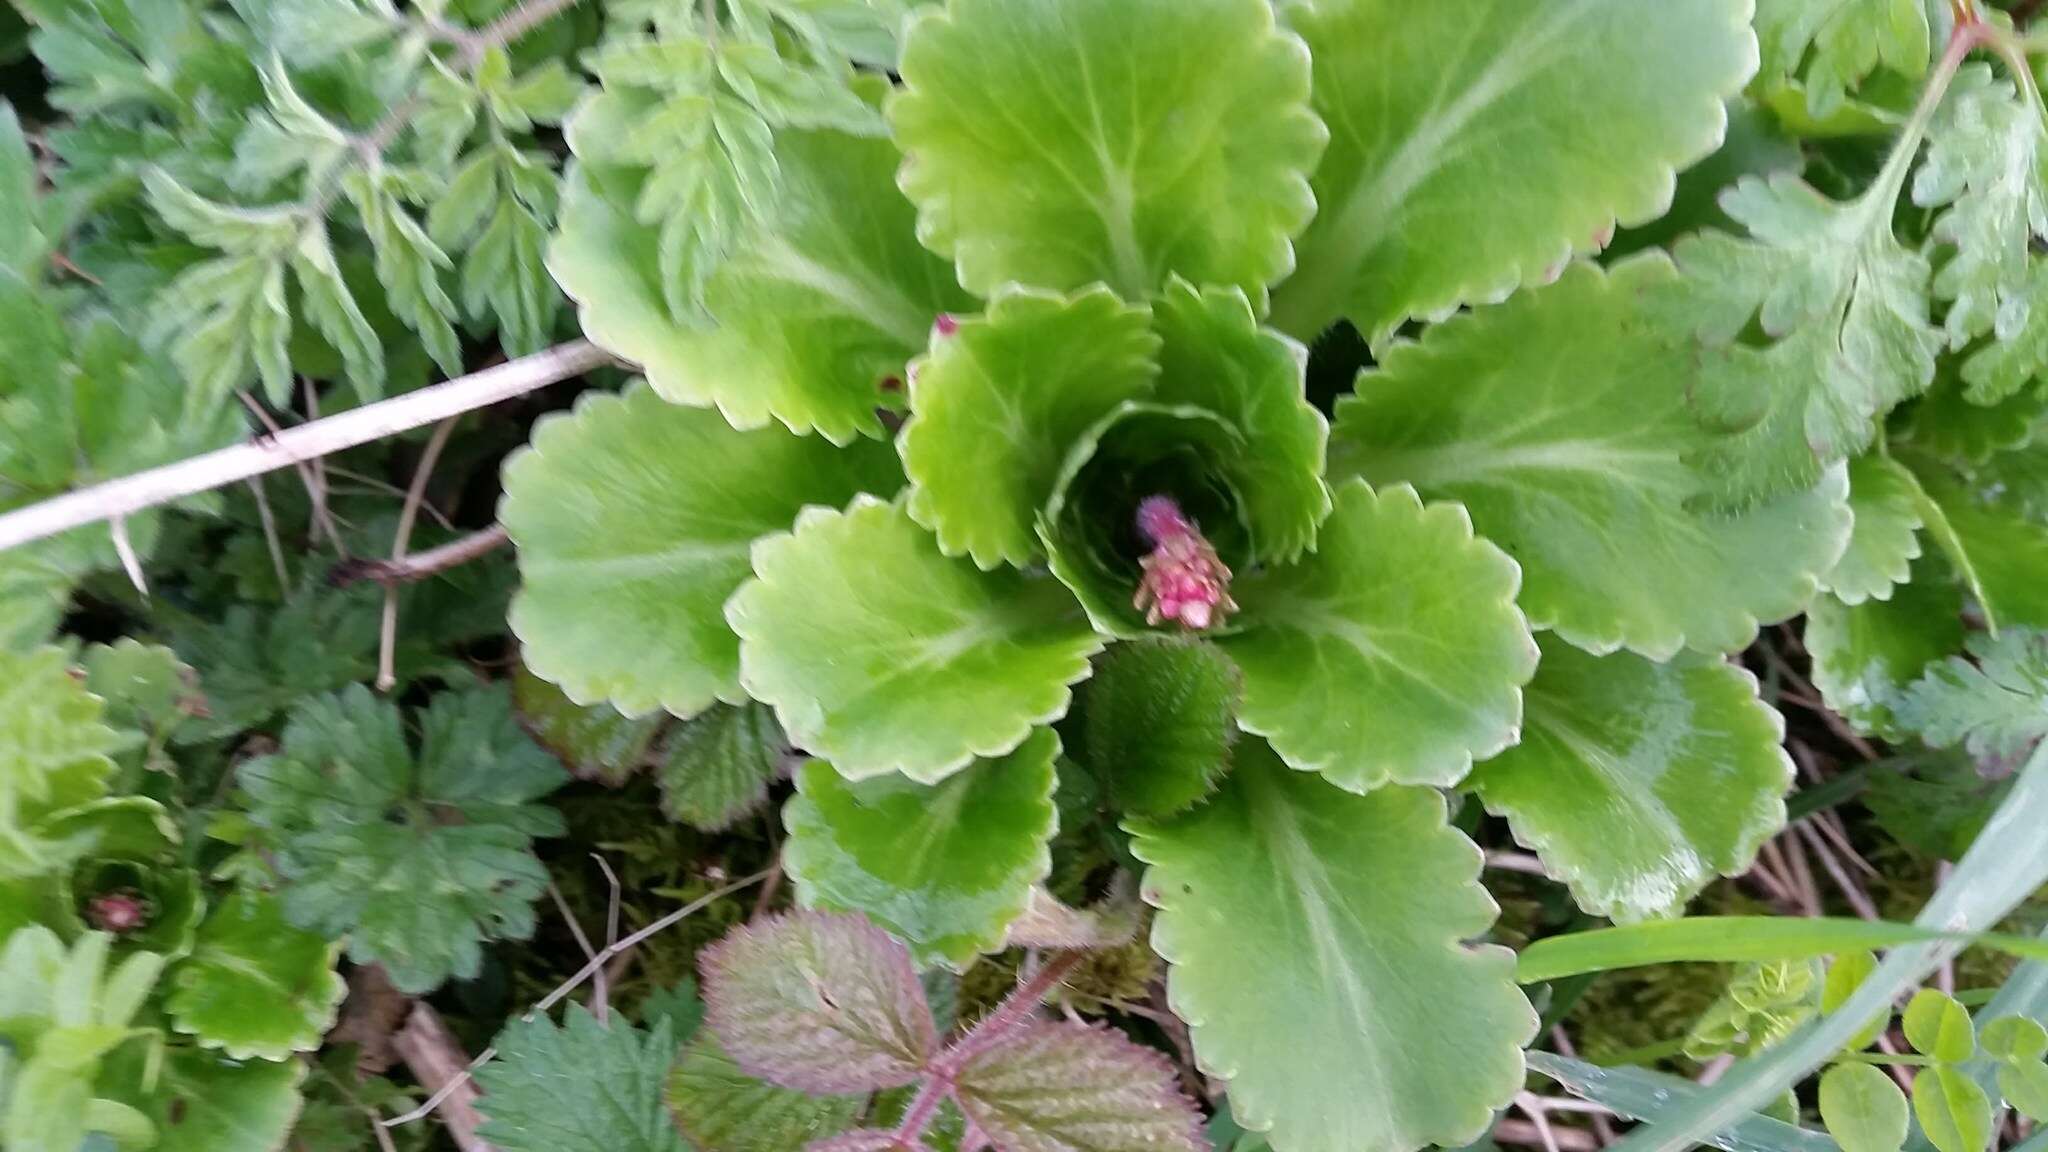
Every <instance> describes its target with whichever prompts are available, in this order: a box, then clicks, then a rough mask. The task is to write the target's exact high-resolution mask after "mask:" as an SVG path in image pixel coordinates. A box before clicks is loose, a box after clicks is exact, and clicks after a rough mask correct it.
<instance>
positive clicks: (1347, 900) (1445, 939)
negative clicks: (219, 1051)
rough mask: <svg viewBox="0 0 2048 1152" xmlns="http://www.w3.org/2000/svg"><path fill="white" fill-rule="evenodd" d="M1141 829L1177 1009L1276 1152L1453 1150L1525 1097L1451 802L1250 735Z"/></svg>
mask: <svg viewBox="0 0 2048 1152" xmlns="http://www.w3.org/2000/svg"><path fill="white" fill-rule="evenodd" d="M1340 514H1341V513H1340ZM1130 827H1131V831H1132V833H1133V835H1134V836H1135V839H1134V840H1133V842H1132V851H1133V852H1135V853H1136V854H1137V856H1138V858H1139V859H1141V860H1143V861H1145V862H1146V863H1147V864H1148V865H1150V867H1149V868H1148V869H1147V871H1146V874H1145V894H1146V899H1147V900H1148V901H1149V902H1151V903H1152V904H1153V905H1154V906H1156V907H1157V908H1158V909H1159V918H1158V920H1157V921H1156V922H1155V923H1154V925H1153V929H1152V946H1153V948H1154V949H1155V950H1156V951H1157V952H1158V953H1159V954H1160V955H1161V956H1162V957H1164V958H1165V959H1166V961H1167V962H1168V963H1169V964H1170V965H1172V969H1171V973H1170V975H1169V977H1168V981H1167V991H1168V998H1169V1001H1170V1003H1171V1004H1172V1006H1173V1009H1174V1011H1175V1013H1176V1014H1178V1015H1179V1016H1180V1017H1181V1019H1183V1020H1185V1021H1187V1023H1188V1025H1189V1027H1190V1029H1191V1030H1192V1033H1193V1036H1194V1045H1195V1055H1196V1058H1197V1060H1198V1061H1199V1062H1200V1064H1201V1066H1202V1068H1203V1069H1204V1070H1205V1071H1207V1072H1208V1073H1209V1074H1211V1075H1213V1076H1216V1077H1218V1078H1220V1079H1222V1080H1224V1081H1226V1082H1227V1083H1228V1086H1229V1089H1230V1101H1231V1108H1232V1111H1233V1113H1234V1115H1235V1116H1236V1118H1237V1120H1238V1122H1239V1123H1240V1124H1242V1125H1243V1126H1244V1127H1245V1128H1247V1129H1249V1130H1251V1131H1257V1132H1270V1133H1271V1138H1272V1142H1273V1147H1275V1148H1276V1149H1279V1150H1281V1152H1310V1150H1316V1149H1337V1148H1341V1149H1352V1150H1355V1152H1397V1150H1405V1149H1413V1148H1418V1147H1421V1146H1423V1145H1425V1144H1440V1145H1443V1146H1446V1147H1456V1146H1458V1145H1461V1144H1464V1143H1466V1142H1467V1141H1469V1140H1472V1139H1474V1138H1476V1137H1477V1136H1479V1135H1480V1134H1481V1133H1482V1132H1484V1131H1485V1130H1486V1127H1487V1125H1488V1124H1490V1123H1491V1122H1492V1118H1493V1115H1492V1114H1493V1110H1494V1109H1495V1108H1498V1107H1501V1106H1502V1105H1504V1104H1506V1103H1507V1102H1508V1100H1510V1099H1511V1098H1512V1097H1513V1096H1514V1095H1515V1093H1516V1092H1517V1091H1519V1090H1520V1089H1521V1085H1522V1058H1521V1051H1520V1049H1521V1046H1522V1045H1523V1043H1524V1042H1526V1041H1527V1040H1529V1039H1530V1038H1531V1037H1533V1036H1534V1035H1535V1034H1536V1017H1535V1014H1534V1012H1532V1011H1531V1010H1530V1008H1529V1004H1528V1002H1527V1001H1526V1000H1524V999H1523V997H1522V994H1521V993H1520V992H1519V991H1518V990H1517V989H1516V988H1515V987H1514V983H1513V971H1512V968H1513V961H1512V958H1511V957H1510V955H1509V954H1508V953H1507V952H1505V951H1504V950H1502V949H1499V948H1494V947H1489V946H1480V947H1476V948H1475V947H1468V946H1465V945H1463V944H1461V943H1460V941H1463V940H1469V939H1472V938H1474V937H1476V936H1479V935H1480V934H1482V933H1484V932H1485V931H1486V930H1487V928H1488V926H1489V925H1490V924H1491V923H1492V922H1493V919H1494V916H1495V909H1494V905H1493V901H1492V900H1491V899H1489V898H1488V897H1487V895H1486V892H1485V890H1484V889H1482V888H1481V887H1480V886H1479V883H1478V875H1479V852H1478V850H1477V849H1475V848H1474V847H1473V846H1472V843H1471V842H1470V841H1468V840H1466V839H1465V838H1464V836H1462V835H1461V834H1459V833H1458V832H1457V831H1455V830H1454V829H1452V828H1451V827H1450V826H1449V825H1448V824H1447V823H1446V822H1445V812H1444V802H1443V799H1442V797H1441V796H1440V795H1438V794H1437V793H1436V792H1434V791H1432V790H1429V789H1424V788H1402V787H1387V788H1382V789H1380V790H1379V791H1376V792H1374V793H1372V794H1370V795H1367V796H1354V795H1351V794H1348V793H1345V792H1342V791H1340V790H1338V789H1336V788H1332V787H1331V786H1330V785H1329V784H1328V783H1327V782H1325V781H1323V780H1320V779H1318V778H1316V777H1313V776H1308V775H1303V774H1301V773H1297V772H1292V771H1289V770H1288V768H1287V767H1286V765H1284V764H1282V763H1281V762H1280V760H1279V759H1278V757H1276V756H1274V755H1273V754H1272V753H1271V752H1270V751H1268V750H1267V749H1266V748H1265V747H1264V746H1262V745H1260V744H1259V743H1257V742H1256V741H1246V742H1245V743H1244V744H1242V745H1240V747H1239V749H1238V764H1237V767H1236V768H1235V769H1233V770H1232V772H1231V775H1230V778H1229V779H1228V780H1227V781H1225V783H1224V785H1223V789H1222V791H1220V792H1219V793H1218V794H1217V795H1216V797H1215V799H1213V800H1211V801H1210V802H1209V803H1207V804H1205V805H1203V806H1201V807H1199V808H1196V809H1195V810H1194V811H1192V812H1190V813H1188V814H1187V815H1185V816H1182V817H1179V818H1178V819H1175V820H1172V821H1163V822H1155V821H1144V820H1134V821H1132V822H1131V823H1130Z"/></svg>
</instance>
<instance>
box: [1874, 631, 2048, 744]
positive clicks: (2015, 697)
mask: <svg viewBox="0 0 2048 1152" xmlns="http://www.w3.org/2000/svg"><path fill="white" fill-rule="evenodd" d="M1969 649H1970V659H1968V660H1965V659H1963V658H1961V657H1956V658H1954V659H1951V660H1948V661H1945V662H1943V663H1941V664H1938V665H1936V666H1935V667H1934V668H1933V669H1932V670H1931V671H1929V672H1928V673H1927V675H1925V676H1924V677H1922V678H1921V679H1920V680H1919V682H1918V683H1915V684H1914V685H1913V686H1912V687H1911V688H1910V689H1908V690H1907V691H1906V695H1905V698H1904V699H1903V700H1901V701H1900V702H1899V703H1898V705H1897V706H1896V709H1895V711H1896V712H1897V714H1898V718H1899V722H1900V723H1901V724H1902V725H1904V726H1905V727H1907V728H1909V729H1911V730H1913V731H1915V732H1918V733H1919V734H1920V737H1921V739H1923V740H1925V741H1927V742H1928V743H1929V744H1932V745H1934V746H1935V747H1937V748H1947V747H1951V746H1953V745H1956V744H1962V745H1963V746H1965V747H1966V748H1968V749H1969V751H1970V754H1971V755H1973V756H1977V757H1980V758H1983V757H2017V756H2021V755H2024V754H2025V753H2026V751H2027V749H2028V748H2030V747H2031V746H2032V745H2033V744H2034V742H2035V741H2037V740H2039V739H2041V738H2042V737H2044V736H2048V633H2042V632H2033V631H2027V630H2024V629H2016V628H2015V629H2007V630H2006V631H2004V632H2002V633H2000V634H1999V635H1998V636H1997V637H1996V638H1993V637H1990V636H1986V635H1981V634H1980V635H1977V636H1973V637H1971V638H1970V642H1969Z"/></svg>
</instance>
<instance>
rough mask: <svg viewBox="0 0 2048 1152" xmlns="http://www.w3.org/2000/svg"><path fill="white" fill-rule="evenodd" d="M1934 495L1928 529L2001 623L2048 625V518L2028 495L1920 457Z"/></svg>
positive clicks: (1917, 470) (1917, 466)
mask: <svg viewBox="0 0 2048 1152" xmlns="http://www.w3.org/2000/svg"><path fill="white" fill-rule="evenodd" d="M1913 468H1914V474H1915V475H1916V476H1918V477H1919V479H1920V483H1921V487H1922V488H1923V489H1924V490H1925V492H1926V493H1927V496H1928V498H1929V502H1930V503H1929V507H1928V508H1927V509H1926V510H1925V511H1926V515H1927V530H1928V532H1929V534H1930V535H1932V536H1933V537H1934V540H1935V542H1936V543H1937V544H1939V545H1940V546H1941V549H1942V551H1943V552H1944V554H1946V555H1947V557H1948V559H1949V561H1950V562H1951V563H1952V564H1953V565H1954V566H1955V568H1956V570H1957V571H1958V572H1959V573H1961V575H1962V577H1963V581H1964V583H1965V585H1966V586H1967V587H1968V588H1969V589H1970V591H1971V593H1972V595H1974V596H1975V597H1976V598H1977V601H1978V606H1979V608H1981V609H1982V611H1983V613H1984V616H1985V618H1986V620H1987V622H1989V623H1990V624H1991V625H1992V627H1993V628H1994V629H1997V628H2005V627H2009V626H2010V627H2020V628H2041V629H2048V524H2044V523H2043V522H2042V521H2041V520H2040V519H2038V518H2037V517H2036V516H2035V515H2033V514H2032V511H2031V510H2030V509H2029V508H2028V507H2027V501H2026V493H2025V492H2023V491H2019V490H2017V489H2014V488H2012V487H2010V486H2006V485H2000V484H1997V483H1996V482H1995V481H1994V482H1992V483H1981V482H1973V481H1970V480H1966V479H1965V478H1963V477H1961V476H1959V475H1957V474H1955V473H1953V472H1951V471H1949V470H1948V469H1945V468H1942V467H1939V466H1937V465H1933V464H1931V463H1928V462H1924V461H1919V460H1916V461H1914V463H1913Z"/></svg>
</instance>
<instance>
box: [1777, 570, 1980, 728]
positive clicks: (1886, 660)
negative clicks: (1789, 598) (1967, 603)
mask: <svg viewBox="0 0 2048 1152" xmlns="http://www.w3.org/2000/svg"><path fill="white" fill-rule="evenodd" d="M1963 632H1964V629H1963V598H1962V594H1961V592H1959V591H1958V590H1957V589H1956V587H1955V585H1954V584H1952V583H1950V582H1949V581H1948V580H1947V579H1945V577H1944V573H1943V571H1942V569H1941V567H1940V566H1939V565H1937V564H1934V563H1932V562H1930V561H1922V562H1921V563H1920V564H1919V565H1918V571H1917V572H1916V573H1915V578H1914V579H1913V580H1912V581H1911V582H1910V583H1907V584H1905V585H1903V586H1902V587H1899V588H1897V589H1894V590H1893V596H1892V598H1891V599H1890V600H1869V601H1865V602H1864V603H1862V604H1858V605H1856V606H1855V607H1853V608H1852V607H1849V606H1848V605H1846V604H1843V603H1842V602H1840V601H1838V600H1836V599H1834V598H1833V597H1825V596H1824V597H1822V598H1820V599H1818V600H1815V601H1814V602H1813V606H1812V607H1811V608H1808V609H1807V610H1806V634H1805V642H1806V650H1807V652H1808V653H1809V654H1811V655H1812V657H1813V686H1814V687H1815V688H1818V689H1820V694H1821V699H1822V701H1824V702H1825V703H1826V704H1827V706H1828V707H1829V708H1832V709H1834V710H1835V711H1836V712H1838V713H1840V714H1841V715H1842V717H1843V718H1844V719H1846V720H1848V721H1849V723H1851V724H1854V725H1855V726H1856V727H1857V728H1859V729H1861V730H1862V731H1865V732H1869V733H1871V734H1873V735H1876V736H1881V737H1884V738H1885V739H1887V740H1898V739H1902V738H1903V737H1904V735H1905V733H1904V731H1903V730H1902V729H1901V728H1900V727H1899V725H1898V723H1897V721H1896V720H1895V719H1894V717H1893V715H1892V711H1893V709H1894V708H1895V707H1897V705H1898V702H1899V698H1900V696H1901V695H1903V694H1904V692H1905V691H1906V688H1907V686H1908V685H1910V684H1912V683H1913V682H1914V681H1915V680H1918V679H1919V678H1920V674H1921V672H1922V671H1923V670H1925V669H1926V667H1927V666H1928V665H1929V664H1932V663H1934V662H1935V661H1936V660H1941V659H1944V658H1946V657H1948V656H1952V655H1954V654H1955V653H1957V652H1959V651H1961V650H1962V647H1963Z"/></svg>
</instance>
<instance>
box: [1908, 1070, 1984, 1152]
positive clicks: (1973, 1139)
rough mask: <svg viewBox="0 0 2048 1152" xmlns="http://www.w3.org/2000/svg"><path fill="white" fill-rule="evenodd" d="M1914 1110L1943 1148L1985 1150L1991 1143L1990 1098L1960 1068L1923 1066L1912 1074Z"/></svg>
mask: <svg viewBox="0 0 2048 1152" xmlns="http://www.w3.org/2000/svg"><path fill="white" fill-rule="evenodd" d="M1913 1113H1914V1115H1916V1116H1918V1117H1919V1118H1920V1130H1921V1131H1923V1132H1925V1133H1926V1134H1927V1140H1928V1142H1929V1143H1931V1144H1933V1145H1934V1146H1935V1147H1936V1148H1937V1149H1939V1150H1940V1152H1983V1150H1984V1148H1985V1147H1987V1146H1988V1145H1989V1144H1990V1143H1991V1127H1992V1122H1993V1120H1994V1116H1993V1114H1992V1111H1991V1098H1990V1097H1989V1096H1987V1095H1985V1094H1984V1089H1982V1088H1979V1087H1978V1086H1977V1082H1976V1081H1975V1080H1972V1079H1970V1078H1969V1076H1968V1075H1966V1074H1964V1073H1963V1072H1962V1071H1961V1070H1959V1069H1956V1068H1948V1067H1937V1068H1922V1069H1921V1070H1920V1073H1919V1075H1917V1076H1915V1077H1914V1078H1913Z"/></svg>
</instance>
